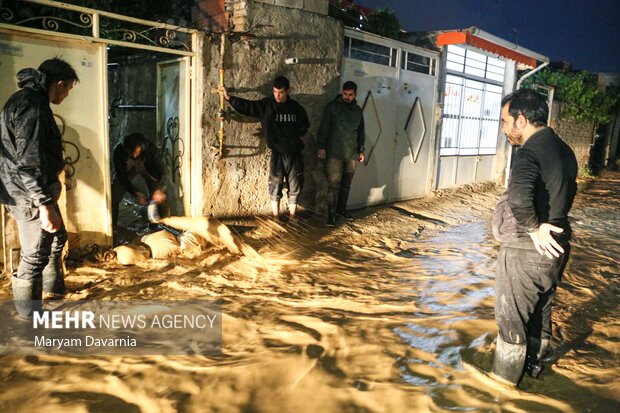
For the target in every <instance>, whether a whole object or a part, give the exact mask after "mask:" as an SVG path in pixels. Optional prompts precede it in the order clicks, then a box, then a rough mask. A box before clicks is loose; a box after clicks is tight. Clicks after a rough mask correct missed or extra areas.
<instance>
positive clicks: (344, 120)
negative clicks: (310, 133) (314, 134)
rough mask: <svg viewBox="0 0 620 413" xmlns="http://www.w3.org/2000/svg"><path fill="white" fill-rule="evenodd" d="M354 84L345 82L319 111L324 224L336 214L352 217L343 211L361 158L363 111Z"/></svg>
mask: <svg viewBox="0 0 620 413" xmlns="http://www.w3.org/2000/svg"><path fill="white" fill-rule="evenodd" d="M356 96H357V85H356V84H355V83H354V82H351V81H348V82H345V83H344V85H343V86H342V94H341V95H338V96H337V97H336V99H334V100H333V101H331V102H329V103H328V104H327V106H326V107H325V111H324V112H323V119H322V120H321V128H320V129H319V135H318V140H317V146H318V148H319V153H318V155H319V159H325V158H326V157H327V179H328V180H329V194H330V198H329V200H328V202H329V205H328V214H327V225H329V226H332V227H333V226H335V225H336V214H338V215H340V216H342V217H344V218H345V219H353V217H352V216H351V215H349V214H348V213H347V200H348V199H349V192H350V190H351V182H352V181H353V174H354V172H355V165H356V163H357V161H360V162H364V161H365V160H366V156H365V155H364V140H365V134H364V113H363V112H362V108H360V107H359V106H358V105H357V102H356V101H355V97H356Z"/></svg>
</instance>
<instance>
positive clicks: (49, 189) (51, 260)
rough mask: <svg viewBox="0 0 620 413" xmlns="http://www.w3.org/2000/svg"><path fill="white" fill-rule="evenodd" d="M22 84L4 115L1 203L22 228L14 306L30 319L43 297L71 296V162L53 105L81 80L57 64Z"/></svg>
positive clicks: (0, 120)
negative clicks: (66, 255) (67, 275)
mask: <svg viewBox="0 0 620 413" xmlns="http://www.w3.org/2000/svg"><path fill="white" fill-rule="evenodd" d="M17 81H18V86H19V88H20V90H19V91H18V92H16V93H14V94H13V95H12V96H11V97H10V98H9V100H8V101H7V102H6V104H5V105H4V108H3V109H2V113H0V202H1V203H3V204H5V205H6V206H7V210H8V211H9V212H10V213H11V215H13V217H14V218H15V221H16V222H17V227H18V231H19V242H20V244H21V258H20V261H19V267H18V269H17V274H15V275H14V276H13V279H12V282H11V284H12V289H13V300H14V301H15V306H16V308H17V311H18V312H19V314H20V315H22V316H30V315H31V314H32V312H33V311H34V310H36V309H37V307H40V304H41V300H42V293H43V291H45V292H46V293H52V294H59V295H61V294H64V292H65V284H64V278H63V274H62V269H61V254H62V249H63V247H64V245H65V243H66V242H67V231H66V229H65V225H64V223H63V220H62V216H61V214H60V209H59V208H58V204H57V201H58V197H59V196H60V191H61V187H60V182H59V181H58V175H59V174H60V172H61V171H62V170H63V168H64V166H65V161H64V157H63V154H62V140H61V139H62V137H61V134H60V131H59V130H58V126H56V121H55V120H54V114H53V113H52V109H51V108H50V103H53V104H55V105H60V104H61V103H62V102H63V101H64V100H65V98H66V97H67V96H69V92H70V91H71V89H72V88H73V85H74V84H75V83H76V82H77V81H78V76H77V74H76V73H75V70H74V69H73V68H72V67H71V65H69V63H67V62H65V61H64V60H61V59H58V58H54V59H49V60H46V61H44V62H43V63H41V65H40V66H39V68H38V69H37V70H35V69H32V68H27V69H22V70H20V71H19V73H17Z"/></svg>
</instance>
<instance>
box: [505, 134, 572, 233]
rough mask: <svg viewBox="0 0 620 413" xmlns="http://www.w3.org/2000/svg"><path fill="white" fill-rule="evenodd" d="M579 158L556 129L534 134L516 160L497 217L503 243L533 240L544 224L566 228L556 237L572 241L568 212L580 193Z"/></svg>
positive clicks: (521, 149)
mask: <svg viewBox="0 0 620 413" xmlns="http://www.w3.org/2000/svg"><path fill="white" fill-rule="evenodd" d="M577 171H578V166H577V159H576V158H575V154H574V152H573V150H572V149H571V148H570V146H568V145H567V144H566V143H565V142H564V141H563V140H562V139H560V137H558V136H557V135H556V134H555V132H554V131H553V129H551V128H543V129H541V130H540V131H538V132H536V133H534V134H533V135H532V136H530V138H529V139H528V140H527V141H526V142H525V144H524V145H523V146H522V147H521V148H520V149H519V150H518V151H517V153H516V155H515V156H514V158H513V162H512V169H511V172H510V180H509V183H508V189H507V191H506V192H505V194H504V195H503V196H502V197H500V201H499V202H498V205H497V207H496V209H495V216H494V217H493V232H494V234H495V237H496V238H497V239H498V240H499V241H502V242H512V241H523V240H528V241H529V240H530V238H529V235H527V233H528V232H533V231H535V230H536V229H537V228H538V227H539V226H540V224H541V223H549V224H551V225H555V226H558V227H560V228H563V229H564V231H563V232H562V233H560V234H553V236H554V238H556V239H557V240H558V241H559V242H562V243H566V242H568V241H569V240H570V235H571V228H570V224H569V222H568V211H569V210H570V208H571V206H572V205H573V200H574V199H575V194H576V193H577V183H576V179H577Z"/></svg>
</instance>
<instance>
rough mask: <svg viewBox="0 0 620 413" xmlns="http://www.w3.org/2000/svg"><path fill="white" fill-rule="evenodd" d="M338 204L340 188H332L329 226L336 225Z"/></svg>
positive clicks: (328, 216) (328, 214)
mask: <svg viewBox="0 0 620 413" xmlns="http://www.w3.org/2000/svg"><path fill="white" fill-rule="evenodd" d="M337 205H338V188H330V197H329V203H328V205H327V226H328V227H335V226H336V206H337Z"/></svg>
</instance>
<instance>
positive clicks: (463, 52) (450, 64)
mask: <svg viewBox="0 0 620 413" xmlns="http://www.w3.org/2000/svg"><path fill="white" fill-rule="evenodd" d="M446 69H447V70H448V71H452V72H458V73H463V74H466V75H471V76H476V77H479V78H482V79H488V80H491V81H495V82H503V81H504V74H505V73H506V62H505V61H503V60H501V59H496V58H494V57H491V56H487V55H485V54H482V53H478V52H475V51H473V50H469V49H465V48H463V47H459V46H455V45H449V46H448V54H447V56H446Z"/></svg>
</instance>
